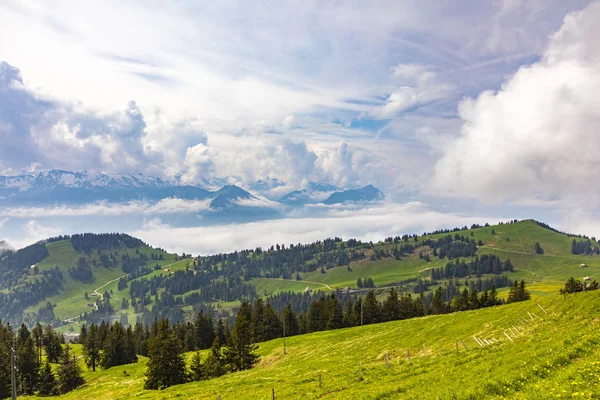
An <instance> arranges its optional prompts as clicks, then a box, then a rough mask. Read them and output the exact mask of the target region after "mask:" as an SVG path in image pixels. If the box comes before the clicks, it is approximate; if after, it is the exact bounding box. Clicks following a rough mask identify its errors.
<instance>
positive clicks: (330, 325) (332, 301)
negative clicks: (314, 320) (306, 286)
mask: <svg viewBox="0 0 600 400" xmlns="http://www.w3.org/2000/svg"><path fill="white" fill-rule="evenodd" d="M327 314H328V315H327V322H326V325H325V329H327V330H331V329H339V328H343V327H344V314H343V313H342V305H341V304H340V302H339V301H338V299H337V298H336V297H335V294H333V293H332V294H331V295H329V298H328V299H327Z"/></svg>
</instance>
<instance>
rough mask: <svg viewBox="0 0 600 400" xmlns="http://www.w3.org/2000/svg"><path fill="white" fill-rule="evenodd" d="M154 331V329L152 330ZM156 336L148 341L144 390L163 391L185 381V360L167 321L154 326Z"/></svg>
mask: <svg viewBox="0 0 600 400" xmlns="http://www.w3.org/2000/svg"><path fill="white" fill-rule="evenodd" d="M153 329H154V328H153ZM155 329H156V334H155V335H154V336H152V337H150V340H149V341H148V357H149V358H150V360H149V361H148V370H147V371H146V383H145V384H144V388H145V389H164V388H167V387H169V386H173V385H178V384H181V383H185V382H186V381H187V378H188V376H187V371H186V365H185V358H184V354H183V351H182V349H181V345H180V344H179V342H178V341H177V338H176V337H175V335H174V334H173V331H172V329H171V328H170V327H169V321H168V320H166V319H162V320H160V321H159V322H158V323H157V324H156V328H155Z"/></svg>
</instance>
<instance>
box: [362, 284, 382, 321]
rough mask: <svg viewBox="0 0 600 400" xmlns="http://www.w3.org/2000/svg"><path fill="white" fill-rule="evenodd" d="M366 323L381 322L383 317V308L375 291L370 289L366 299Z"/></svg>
mask: <svg viewBox="0 0 600 400" xmlns="http://www.w3.org/2000/svg"><path fill="white" fill-rule="evenodd" d="M364 302H365V304H364V310H363V312H364V323H365V324H375V323H377V322H380V319H381V309H380V306H379V302H378V301H377V298H376V297H375V292H373V291H372V290H369V292H368V293H367V295H366V296H365V299H364Z"/></svg>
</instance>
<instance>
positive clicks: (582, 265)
mask: <svg viewBox="0 0 600 400" xmlns="http://www.w3.org/2000/svg"><path fill="white" fill-rule="evenodd" d="M579 266H580V267H581V268H587V267H588V266H587V264H579ZM588 278H589V277H588Z"/></svg>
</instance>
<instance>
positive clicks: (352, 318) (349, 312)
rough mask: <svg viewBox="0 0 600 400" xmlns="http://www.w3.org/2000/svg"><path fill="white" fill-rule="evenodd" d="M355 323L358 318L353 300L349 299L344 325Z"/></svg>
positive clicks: (345, 308) (353, 324) (345, 310)
mask: <svg viewBox="0 0 600 400" xmlns="http://www.w3.org/2000/svg"><path fill="white" fill-rule="evenodd" d="M355 325H356V318H355V316H354V309H353V307H352V300H348V301H347V302H346V306H345V307H344V326H355ZM290 336H291V335H290Z"/></svg>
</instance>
